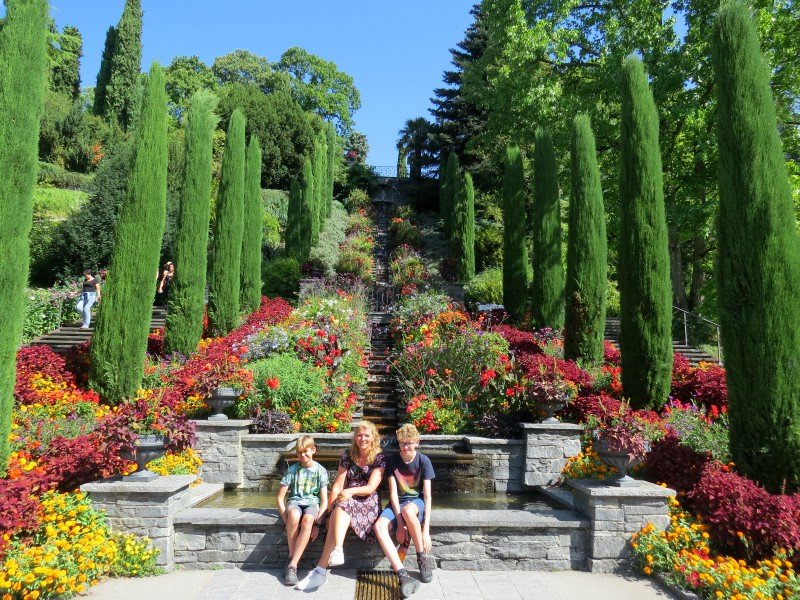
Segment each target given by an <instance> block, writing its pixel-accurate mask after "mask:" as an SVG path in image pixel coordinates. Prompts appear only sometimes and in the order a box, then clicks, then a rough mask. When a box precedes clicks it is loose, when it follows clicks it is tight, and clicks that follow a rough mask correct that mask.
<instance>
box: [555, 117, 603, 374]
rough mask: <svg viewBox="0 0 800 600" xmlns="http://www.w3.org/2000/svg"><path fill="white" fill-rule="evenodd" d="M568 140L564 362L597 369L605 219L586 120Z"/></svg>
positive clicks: (600, 355)
mask: <svg viewBox="0 0 800 600" xmlns="http://www.w3.org/2000/svg"><path fill="white" fill-rule="evenodd" d="M571 141H572V143H571V149H570V166H571V173H570V175H571V180H572V197H571V198H570V203H569V235H568V240H567V282H566V294H565V295H566V315H565V322H564V358H567V359H570V360H577V359H579V358H580V359H583V360H585V361H587V362H589V363H592V364H599V363H601V362H602V361H603V334H604V331H605V321H606V286H607V282H606V268H607V265H606V217H605V211H604V210H603V190H602V187H601V185H600V170H599V169H598V168H597V152H596V150H595V145H594V135H593V134H592V127H591V124H590V123H589V117H588V116H586V115H578V116H577V117H575V120H574V121H573V123H572V140H571Z"/></svg>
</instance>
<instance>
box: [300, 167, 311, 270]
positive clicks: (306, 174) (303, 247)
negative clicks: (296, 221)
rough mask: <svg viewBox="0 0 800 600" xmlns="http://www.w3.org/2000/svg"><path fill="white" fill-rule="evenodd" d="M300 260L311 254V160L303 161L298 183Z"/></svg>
mask: <svg viewBox="0 0 800 600" xmlns="http://www.w3.org/2000/svg"><path fill="white" fill-rule="evenodd" d="M300 189H301V192H302V193H301V194H300V228H299V229H300V260H306V259H307V258H308V254H309V253H310V252H311V232H312V229H313V226H314V168H313V167H312V166H311V159H309V158H307V159H306V160H304V161H303V177H302V179H301V181H300Z"/></svg>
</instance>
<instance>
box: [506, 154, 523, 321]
mask: <svg viewBox="0 0 800 600" xmlns="http://www.w3.org/2000/svg"><path fill="white" fill-rule="evenodd" d="M525 231H526V224H525V174H524V172H523V168H522V154H521V153H520V150H519V147H518V146H515V145H514V146H509V147H508V148H506V160H505V175H504V177H503V305H504V306H505V309H506V311H507V312H508V314H510V315H511V316H512V317H514V318H519V317H521V316H522V314H523V313H524V312H525V300H526V298H527V294H528V247H527V244H526V240H525Z"/></svg>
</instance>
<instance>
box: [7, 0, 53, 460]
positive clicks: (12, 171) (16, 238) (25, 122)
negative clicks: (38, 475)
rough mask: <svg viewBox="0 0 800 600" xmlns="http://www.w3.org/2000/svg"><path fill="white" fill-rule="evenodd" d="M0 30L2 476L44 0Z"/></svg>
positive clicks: (39, 96) (24, 263)
mask: <svg viewBox="0 0 800 600" xmlns="http://www.w3.org/2000/svg"><path fill="white" fill-rule="evenodd" d="M6 9H7V11H6V21H5V24H4V25H3V28H2V30H0V64H2V68H0V90H2V93H0V140H2V144H0V196H2V199H3V200H2V202H0V256H2V257H3V259H2V261H1V262H0V310H2V314H3V318H2V319H0V474H2V473H5V470H6V466H7V462H8V455H9V452H10V449H9V443H8V436H9V434H10V433H11V413H12V411H13V408H14V381H15V375H16V357H17V348H19V344H20V342H21V340H22V322H23V315H24V313H25V286H26V284H27V282H28V261H29V246H28V233H29V232H30V229H31V220H32V218H33V188H34V185H35V184H36V169H37V151H36V148H37V140H38V136H39V119H40V118H41V112H42V105H43V98H44V87H45V78H46V70H47V54H46V43H47V19H48V4H47V2H45V0H25V1H23V0H7V1H6Z"/></svg>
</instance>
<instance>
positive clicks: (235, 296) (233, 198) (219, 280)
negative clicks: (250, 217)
mask: <svg viewBox="0 0 800 600" xmlns="http://www.w3.org/2000/svg"><path fill="white" fill-rule="evenodd" d="M244 131H245V118H244V114H243V113H242V111H240V110H234V111H233V114H232V115H231V118H230V121H229V123H228V136H227V139H226V141H225V153H224V154H223V156H222V175H221V177H220V182H219V192H218V194H217V206H216V220H215V221H214V232H213V236H214V237H213V243H212V252H213V257H214V258H213V260H212V262H211V270H210V272H209V290H208V324H209V327H210V328H211V330H212V331H214V332H215V333H216V334H219V335H226V334H227V333H229V332H230V331H231V330H233V329H234V328H235V327H236V326H237V325H238V322H239V284H240V276H241V275H240V274H241V263H242V231H243V226H244V225H243V219H244V193H245V192H244V173H245V167H244V163H245V142H244V140H245V133H244Z"/></svg>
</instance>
